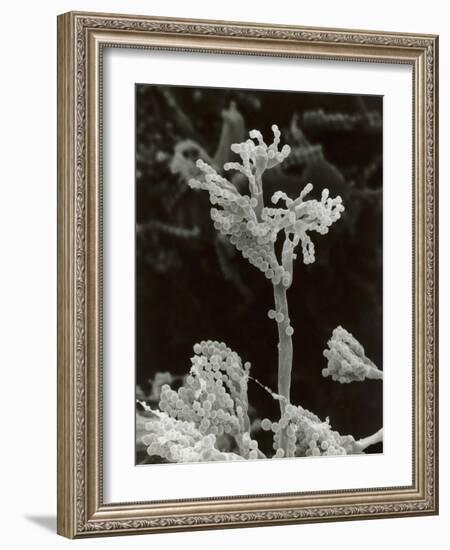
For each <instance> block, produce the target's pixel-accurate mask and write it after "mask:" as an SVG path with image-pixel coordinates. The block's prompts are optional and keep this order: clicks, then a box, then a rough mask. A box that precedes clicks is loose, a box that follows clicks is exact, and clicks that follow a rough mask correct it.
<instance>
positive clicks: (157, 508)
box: [58, 12, 438, 538]
mask: <svg viewBox="0 0 450 550" xmlns="http://www.w3.org/2000/svg"><path fill="white" fill-rule="evenodd" d="M437 46H438V38H437V36H432V35H416V34H414V35H413V34H406V33H387V32H375V31H356V30H339V29H322V28H303V27H292V26H275V25H266V24H260V23H237V22H233V23H231V22H222V21H201V20H185V19H183V20H182V19H180V20H177V19H169V18H156V17H141V16H129V15H109V14H94V13H75V12H71V13H67V14H64V15H61V16H59V18H58V193H59V196H58V216H59V218H58V245H59V250H58V262H59V263H58V311H59V322H58V532H59V533H60V534H61V535H64V536H66V537H70V538H75V537H87V536H100V535H119V534H131V533H151V532H161V531H174V530H177V531H178V530H188V529H200V528H201V529H204V528H227V527H246V526H248V527H250V526H256V525H259V526H261V525H274V524H287V523H304V522H316V521H339V520H348V519H375V518H381V517H384V518H385V517H398V516H411V515H427V514H436V513H437V512H438V464H437V459H438V447H437V442H438V419H437V398H438V387H437V349H438V347H437V336H438V334H437V318H438V317H437V284H438V281H437V261H438V260H437V251H438V247H437V235H438V228H437V198H438V197H437V146H438V140H437V116H438V110H437V99H438V98H437V96H438V60H437Z"/></svg>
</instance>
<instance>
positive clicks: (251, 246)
mask: <svg viewBox="0 0 450 550" xmlns="http://www.w3.org/2000/svg"><path fill="white" fill-rule="evenodd" d="M272 131H273V134H274V139H273V142H272V143H271V144H270V145H267V144H266V143H265V142H264V139H263V137H262V134H261V132H259V131H258V130H252V131H251V132H250V133H249V138H250V139H247V140H246V141H245V142H242V143H235V144H233V145H231V151H232V152H233V153H235V154H236V155H238V156H239V157H240V162H237V161H236V162H227V163H225V164H224V166H223V169H224V171H231V170H233V171H236V172H238V173H239V174H242V175H244V176H245V178H246V180H247V182H248V194H245V193H241V192H240V191H238V188H237V187H236V185H235V184H234V183H233V179H226V178H225V177H223V176H222V175H220V174H219V173H218V172H217V171H216V170H215V168H213V167H212V166H210V165H209V164H207V163H206V162H205V161H204V160H202V159H199V160H198V161H197V167H198V169H199V170H200V172H201V174H202V177H198V178H193V179H191V180H190V181H189V185H190V186H191V187H192V188H193V189H203V190H205V191H208V193H209V198H210V202H211V205H212V208H211V218H212V220H213V222H214V227H215V228H216V229H217V230H218V231H219V232H220V233H221V234H223V235H224V236H226V237H227V238H228V239H229V240H230V242H231V243H232V244H233V245H234V246H235V247H236V248H237V249H238V250H239V251H240V252H241V254H242V256H243V257H244V258H247V259H248V261H249V262H250V263H251V264H252V265H254V266H255V267H257V268H258V269H259V270H260V271H261V272H262V273H263V274H264V275H265V277H266V278H267V279H268V280H269V281H270V282H271V283H272V285H273V293H274V309H271V310H269V312H268V316H269V318H270V319H273V320H274V321H275V322H276V323H277V328H278V340H279V342H278V394H279V395H280V396H282V398H283V399H280V409H281V415H284V413H285V408H286V404H289V403H290V387H291V373H292V362H293V343H292V335H293V333H294V329H293V327H292V326H291V323H290V318H289V309H288V300H287V291H288V289H289V287H290V286H291V285H292V281H293V276H294V260H295V259H296V257H297V254H296V252H295V251H296V248H297V246H298V245H299V244H301V248H302V256H303V262H304V263H305V264H310V263H313V262H314V261H315V249H314V243H313V242H312V240H311V237H310V235H309V234H310V233H311V232H316V233H319V234H322V235H324V234H326V233H328V230H329V227H330V226H331V225H332V224H333V223H334V222H335V221H337V220H338V219H339V218H340V216H341V212H342V211H343V210H344V207H343V205H342V200H341V197H339V196H337V197H335V198H330V197H329V192H328V190H327V189H324V190H323V191H322V195H321V199H320V200H316V199H306V196H307V195H308V194H309V193H310V192H311V191H312V189H313V186H312V185H311V184H310V183H309V184H307V185H306V187H305V188H304V189H303V190H302V191H301V192H300V193H299V195H298V196H297V197H296V198H291V197H289V196H288V195H287V194H286V193H284V192H282V191H277V192H275V193H274V194H273V195H272V197H271V202H272V206H270V207H269V206H265V204H264V194H263V174H264V172H265V171H266V170H271V169H273V168H276V167H278V166H279V165H280V164H281V163H282V162H283V161H284V160H285V159H286V158H287V157H288V156H289V154H290V147H289V145H284V146H283V147H282V148H281V150H280V149H279V144H280V136H281V133H280V130H279V129H278V127H277V126H276V125H273V126H272ZM278 203H280V205H278ZM283 203H284V204H283ZM281 204H283V206H281ZM280 236H281V239H282V247H281V254H279V255H277V253H276V250H275V243H276V242H277V240H278V239H279V238H280ZM279 256H280V257H279ZM281 439H282V446H284V447H286V443H285V440H287V438H286V437H285V434H283V433H282V435H281ZM284 450H285V451H286V449H284Z"/></svg>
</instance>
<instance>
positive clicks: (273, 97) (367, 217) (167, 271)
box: [136, 84, 383, 452]
mask: <svg viewBox="0 0 450 550" xmlns="http://www.w3.org/2000/svg"><path fill="white" fill-rule="evenodd" d="M231 101H234V102H235V103H236V105H237V108H238V110H239V112H240V113H241V114H242V116H243V118H244V120H245V124H246V128H247V130H251V129H252V128H256V129H259V130H261V131H262V132H263V135H264V136H265V139H266V142H267V143H271V141H272V132H271V130H270V128H271V125H272V124H273V123H276V124H278V126H279V127H280V129H281V132H282V137H281V145H282V144H284V143H288V144H289V145H290V146H291V147H292V149H293V152H295V151H296V150H299V148H301V147H305V143H306V144H307V143H309V144H310V145H318V144H319V145H321V146H322V151H323V157H324V158H323V159H322V160H319V161H315V162H313V161H311V162H309V161H308V162H303V161H299V162H294V163H291V164H290V165H289V166H288V167H286V169H285V170H284V172H283V173H282V174H278V175H275V176H274V175H271V172H270V171H267V172H266V173H265V175H264V176H263V178H264V179H263V182H264V183H263V185H265V203H266V204H269V203H268V200H269V198H270V196H271V194H272V193H273V192H274V191H276V190H277V189H281V190H283V191H286V192H287V193H288V194H289V195H290V196H292V197H293V198H295V197H296V196H297V195H298V194H299V192H300V191H301V190H302V189H303V187H304V185H305V184H306V183H308V182H311V183H312V184H313V185H314V191H313V193H312V194H311V197H315V198H319V196H320V192H321V190H322V189H323V188H324V187H327V188H328V189H329V190H330V194H331V196H335V195H336V194H340V195H341V196H342V199H343V202H344V206H345V209H346V210H345V212H344V213H343V215H342V218H341V219H340V220H339V221H338V222H336V223H335V224H334V225H333V226H332V227H331V228H330V232H329V234H328V235H324V236H322V235H319V234H316V233H312V234H311V237H312V239H313V242H314V243H315V246H316V261H315V263H313V264H312V265H304V264H303V261H302V257H301V250H300V247H299V250H298V253H299V255H298V258H297V260H296V263H295V269H294V280H293V284H292V286H291V288H290V289H289V291H288V302H289V312H290V317H291V324H292V326H293V327H294V330H295V332H294V335H293V342H294V365H293V372H292V390H291V401H292V402H293V403H294V404H301V405H302V406H303V407H305V408H307V409H310V410H311V411H313V412H315V413H316V414H317V415H319V416H320V417H321V418H322V419H325V417H327V416H329V417H330V422H331V424H332V426H333V428H335V429H337V430H338V431H339V432H340V433H342V434H352V435H354V436H355V438H360V437H364V436H366V435H369V434H371V433H373V432H375V431H376V430H378V429H379V428H380V427H381V426H382V423H383V419H382V383H381V382H379V381H371V380H368V381H366V382H363V383H358V382H355V383H353V384H348V385H341V384H339V383H336V382H332V381H331V380H330V379H329V378H327V379H324V378H323V377H322V376H321V370H322V368H323V367H325V366H326V360H325V358H324V357H323V355H322V351H323V350H324V349H325V347H326V343H327V340H328V339H329V338H330V336H331V332H332V330H333V329H334V328H335V327H336V326H338V325H342V326H343V327H344V328H346V329H347V330H348V331H350V332H351V333H352V334H353V335H354V336H355V337H356V338H357V339H358V340H359V341H360V342H361V344H362V345H363V346H364V348H365V350H366V355H367V356H368V357H369V358H370V359H372V360H373V361H374V362H375V363H376V365H377V366H378V367H379V368H380V369H382V368H383V365H382V125H381V120H382V98H381V97H379V96H356V95H341V94H323V93H300V92H284V91H283V92H280V91H258V90H256V91H255V90H238V89H235V90H234V89H217V88H216V89H213V88H194V87H174V86H152V85H146V84H145V85H144V84H142V85H141V84H139V85H137V86H136V224H137V232H136V382H137V385H138V386H139V388H138V393H139V395H140V396H142V395H145V394H146V392H148V391H149V389H150V387H151V386H150V384H149V379H151V378H152V377H153V376H154V375H155V373H156V372H166V371H168V372H170V373H172V374H174V375H184V374H186V373H187V372H188V370H189V368H190V360H189V358H190V357H191V356H192V346H193V345H194V343H196V342H198V341H200V340H205V339H213V340H221V341H224V342H225V343H226V344H227V345H228V346H229V347H231V348H232V349H233V350H234V351H236V352H238V353H239V355H240V356H241V357H242V359H243V360H244V361H250V362H251V363H252V368H251V374H252V375H253V376H254V377H255V378H257V379H258V380H260V381H261V382H262V383H263V384H265V385H267V386H269V387H271V388H273V389H274V390H275V391H276V377H277V341H278V340H277V330H276V325H275V323H274V322H273V321H270V320H269V319H268V317H267V311H268V310H269V309H270V308H272V307H273V294H272V285H271V283H270V282H269V281H267V280H266V279H265V277H264V275H263V274H262V273H261V272H260V271H259V270H257V269H256V268H255V267H253V266H251V265H250V264H249V263H248V262H247V260H245V259H244V258H243V257H242V256H241V255H240V253H239V252H237V251H236V250H235V249H234V247H232V245H229V246H227V245H226V244H224V242H223V240H222V239H221V238H220V237H219V236H218V233H217V232H216V231H215V229H214V228H213V225H212V221H211V219H210V214H209V211H210V203H209V199H208V193H207V192H205V191H194V190H191V189H190V188H189V187H188V185H187V183H186V181H185V180H183V179H182V178H180V176H178V175H175V174H173V173H172V172H171V170H170V161H171V158H172V156H173V151H174V147H175V145H176V144H177V143H179V142H180V141H182V140H185V139H191V140H193V141H195V142H197V143H198V144H199V145H201V147H203V148H204V149H205V150H206V151H207V152H208V154H209V155H210V156H211V157H212V156H213V155H214V153H215V151H216V148H217V145H218V142H219V137H220V133H221V128H222V117H221V111H222V110H223V109H226V108H228V106H229V105H230V102H231ZM318 109H322V110H323V112H324V113H325V114H341V115H344V116H343V117H341V120H340V121H337V122H336V121H334V122H333V120H327V121H325V122H323V121H321V120H320V117H318V116H317V113H316V112H317V110H318ZM314 113H316V114H314ZM294 119H295V120H297V125H298V127H300V128H301V129H302V131H303V133H304V136H305V141H304V142H303V143H297V144H296V143H295V138H294V135H293V134H292V133H291V127H292V123H293V120H294ZM246 137H247V136H246ZM306 146H307V145H306ZM291 156H293V154H292V153H291ZM294 156H295V155H294ZM194 160H195V159H194ZM286 164H287V161H286ZM283 166H284V165H282V167H283ZM249 402H250V404H251V405H252V407H253V408H252V410H251V417H253V418H263V417H266V416H268V417H270V418H271V419H274V420H275V419H276V418H277V416H278V415H279V410H278V404H277V403H276V402H274V401H273V400H272V399H271V398H270V396H269V395H268V394H266V393H265V392H264V391H263V390H262V389H261V388H259V387H258V386H257V385H255V384H252V383H250V386H249ZM380 451H381V445H378V446H374V447H372V448H369V449H368V452H380Z"/></svg>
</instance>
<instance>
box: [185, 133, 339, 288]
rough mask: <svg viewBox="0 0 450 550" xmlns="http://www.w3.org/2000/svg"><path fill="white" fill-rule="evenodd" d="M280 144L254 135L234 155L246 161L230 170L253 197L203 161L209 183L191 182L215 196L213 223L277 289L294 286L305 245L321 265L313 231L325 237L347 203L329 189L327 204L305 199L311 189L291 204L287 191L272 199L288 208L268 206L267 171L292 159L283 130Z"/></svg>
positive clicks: (276, 139)
mask: <svg viewBox="0 0 450 550" xmlns="http://www.w3.org/2000/svg"><path fill="white" fill-rule="evenodd" d="M272 130H273V133H274V141H273V143H272V144H270V145H267V144H266V143H265V142H264V140H263V137H262V135H261V133H260V132H259V131H258V130H252V131H251V132H250V134H249V135H250V138H251V139H248V140H247V141H245V142H243V143H235V144H233V145H232V146H231V150H232V151H233V152H235V153H236V154H238V155H239V156H240V157H241V162H228V163H226V164H225V165H224V169H225V170H237V171H238V172H240V173H242V174H244V175H245V177H246V178H247V179H248V183H249V192H250V194H249V195H245V194H241V193H240V192H239V191H238V189H237V188H236V186H235V185H234V184H233V183H232V182H231V181H229V180H227V179H226V178H224V177H223V176H221V175H219V174H218V173H217V172H216V170H215V169H214V168H213V167H211V166H210V165H209V164H207V163H206V162H204V161H203V160H201V159H199V160H198V161H197V167H198V168H199V170H200V171H201V172H202V174H203V178H199V179H191V180H190V181H189V185H190V186H191V187H192V188H193V189H203V190H206V191H208V192H209V198H210V202H211V204H212V206H213V207H212V208H211V218H212V220H213V222H214V227H215V228H216V229H217V230H218V231H219V232H220V233H221V234H223V235H225V236H227V237H228V238H229V240H230V241H231V243H232V244H234V246H236V248H237V249H238V250H239V251H240V252H241V253H242V255H243V256H244V258H247V259H248V261H249V262H250V263H251V264H252V265H254V266H255V267H257V268H258V269H259V270H260V271H262V272H263V273H264V275H265V276H266V277H267V279H270V280H271V281H272V283H273V284H274V285H278V284H280V283H281V284H283V286H285V287H289V286H290V285H291V283H292V266H293V260H294V259H295V258H296V255H295V253H294V250H295V248H296V246H297V245H298V244H299V243H300V242H301V245H302V252H303V261H304V263H312V262H314V260H315V252H314V244H313V242H312V240H311V237H310V236H309V233H310V232H313V231H314V232H317V233H320V234H322V235H324V234H325V233H327V232H328V230H329V227H330V226H331V225H332V224H333V223H334V222H335V221H337V220H338V219H339V218H340V216H341V212H342V211H343V210H344V207H343V205H342V200H341V198H340V197H339V196H338V197H335V198H330V197H329V192H328V190H327V189H324V190H323V192H322V197H321V200H320V201H318V200H315V199H310V200H304V198H305V197H306V195H308V194H309V193H310V191H311V190H312V185H311V184H308V185H306V187H305V188H304V189H303V191H301V193H300V194H299V196H298V197H297V198H296V199H291V198H290V197H288V196H287V195H286V194H285V193H283V192H282V191H277V192H276V193H274V194H273V196H272V203H273V204H274V205H276V204H277V203H278V202H279V201H280V200H282V201H284V203H285V208H281V207H276V208H275V207H271V208H269V207H265V206H264V203H263V182H262V175H263V173H264V172H265V170H268V169H271V168H274V167H275V166H277V165H279V164H281V163H282V162H283V161H284V160H285V159H286V158H287V157H288V155H289V153H290V147H289V146H288V145H284V146H283V147H282V148H281V150H279V149H278V146H279V144H280V135H281V134H280V131H279V129H278V127H277V126H276V125H273V126H272ZM280 232H283V233H284V244H283V250H282V254H281V258H280V259H279V258H278V257H277V255H276V253H275V242H276V241H277V238H278V235H279V233H280Z"/></svg>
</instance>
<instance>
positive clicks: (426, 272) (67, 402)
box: [57, 12, 438, 538]
mask: <svg viewBox="0 0 450 550" xmlns="http://www.w3.org/2000/svg"><path fill="white" fill-rule="evenodd" d="M105 18H106V19H105ZM103 29H104V30H110V31H112V32H114V33H118V32H121V31H123V30H124V29H125V30H129V31H131V32H132V33H136V34H139V31H144V32H145V33H148V32H150V33H152V34H153V33H155V34H158V33H159V34H161V33H162V34H163V35H169V36H170V37H172V36H174V37H175V36H182V35H186V36H190V37H191V38H192V39H193V38H194V37H201V38H202V37H203V36H206V35H209V36H211V35H213V36H217V37H221V40H222V39H225V38H227V37H230V38H231V37H236V36H237V38H238V39H239V40H240V39H241V38H242V39H244V42H243V43H245V40H247V39H248V40H257V41H258V42H259V41H261V43H263V42H264V41H269V42H273V41H274V40H275V41H279V40H280V41H283V42H284V41H287V42H286V43H288V42H291V41H294V42H298V41H301V42H303V43H310V41H312V42H320V43H321V44H329V45H333V48H332V49H333V50H335V51H336V48H337V46H338V45H339V44H341V43H342V44H346V45H348V46H349V47H350V48H351V49H352V48H354V49H356V48H357V47H359V46H361V44H363V45H364V47H369V48H370V49H369V50H368V51H369V55H368V57H373V58H374V60H377V55H374V52H375V51H376V53H377V54H378V59H379V60H380V61H381V57H382V56H381V55H380V54H381V52H382V50H383V48H385V47H387V48H389V49H391V50H396V51H397V52H398V58H399V59H400V56H401V55H406V54H405V52H414V56H420V57H422V56H423V57H425V63H423V57H422V63H423V64H422V63H420V64H419V65H420V71H421V85H420V86H419V88H420V89H419V90H418V91H419V97H420V98H422V100H421V102H420V103H421V108H420V111H419V113H417V114H418V115H420V119H422V120H421V124H418V125H417V126H416V130H417V131H418V132H420V134H421V137H420V140H419V141H421V142H422V143H423V142H424V143H423V145H422V146H421V148H420V153H419V151H417V153H419V159H420V160H421V163H419V165H420V170H419V172H420V173H421V177H420V181H421V183H420V186H419V187H420V188H421V194H423V197H424V198H425V200H423V199H422V201H423V204H422V207H421V216H422V223H423V226H422V225H421V227H423V229H422V230H421V231H420V233H421V238H420V239H419V240H420V241H421V243H422V245H421V246H420V249H421V254H423V257H424V258H425V259H426V261H425V262H423V261H422V260H421V266H423V269H422V268H421V269H419V271H420V272H421V277H423V278H424V279H425V281H426V282H427V284H426V285H425V286H424V288H423V291H424V294H425V293H427V296H426V299H425V296H423V298H422V299H423V300H424V302H425V301H426V303H424V304H423V305H424V306H425V307H424V309H425V310H426V315H425V324H424V329H425V330H424V331H423V332H426V334H422V336H421V340H422V339H423V343H422V345H421V346H420V347H421V349H422V351H421V352H420V354H421V359H422V361H423V362H424V364H423V372H422V376H423V378H425V379H426V380H425V382H426V384H424V386H425V387H423V392H419V393H421V400H422V401H421V403H422V408H421V411H422V413H421V418H420V427H421V428H420V429H421V437H422V438H423V440H422V446H421V447H420V448H421V450H422V452H423V453H424V455H425V456H422V457H421V461H420V462H421V467H420V469H419V472H418V474H419V479H420V480H421V482H420V483H419V485H421V491H419V493H418V494H417V495H415V496H413V499H417V498H418V499H419V500H413V501H411V500H409V499H407V500H405V501H404V502H403V501H402V500H391V499H387V500H386V502H383V501H381V502H378V503H375V502H374V503H372V504H371V503H370V502H369V503H368V504H363V503H359V504H358V503H356V504H345V503H337V504H333V505H330V506H328V507H327V506H325V507H324V505H323V504H320V506H319V505H317V506H315V507H312V508H311V507H309V508H307V509H305V510H303V509H302V508H293V509H281V510H275V509H274V510H272V511H270V510H269V511H267V510H265V511H262V510H258V509H254V508H253V509H251V508H249V509H248V511H236V512H235V513H234V512H233V511H232V512H231V513H230V512H224V511H219V512H217V513H214V512H213V511H211V513H208V514H205V513H204V512H202V511H199V512H196V513H194V514H189V512H186V513H185V514H184V515H178V513H175V514H174V513H169V515H166V514H165V515H164V516H156V517H155V516H153V517H150V516H147V510H146V508H145V506H144V507H138V510H136V512H137V513H134V514H132V516H131V517H129V516H128V515H125V516H124V515H123V514H124V512H125V509H124V508H122V507H121V506H119V507H118V509H117V510H116V512H118V514H114V513H113V514H111V512H112V510H109V509H108V510H105V511H104V512H106V515H105V516H104V517H98V518H97V517H96V515H97V513H95V512H96V511H95V508H96V507H97V506H98V504H100V503H99V502H96V501H97V498H93V495H94V493H92V491H93V484H94V483H96V476H97V474H98V472H97V468H95V470H96V471H95V472H92V471H89V466H92V460H93V461H94V463H95V460H96V458H95V456H93V455H92V447H91V446H92V437H93V438H94V440H95V439H96V437H97V436H98V434H97V433H96V429H99V428H100V427H99V426H98V425H97V426H94V428H93V426H92V422H91V420H89V418H87V415H90V416H92V414H91V413H92V401H91V400H92V392H93V388H92V386H91V388H90V389H89V388H88V385H87V384H88V383H89V382H91V383H92V381H93V379H94V380H95V376H96V373H92V372H91V374H89V372H90V371H91V365H88V364H87V362H90V361H92V358H93V357H95V356H96V347H95V346H94V347H92V342H90V340H89V339H90V337H91V336H92V329H95V322H94V326H93V325H92V323H91V322H89V319H88V318H87V316H88V314H89V310H90V307H89V303H87V301H89V300H92V298H93V295H92V294H91V290H90V289H92V286H91V285H90V284H89V279H90V276H89V274H90V275H91V276H92V265H91V263H92V253H93V252H95V250H93V249H92V248H91V247H92V244H93V242H94V241H95V242H97V240H96V236H97V234H96V229H95V228H92V226H90V225H89V224H90V223H91V221H92V220H91V219H90V217H91V216H92V213H93V212H94V211H95V209H96V205H97V202H96V200H94V201H93V202H92V199H93V198H95V190H94V189H92V188H91V189H90V190H89V187H90V186H91V184H92V181H89V183H88V182H87V178H88V179H89V174H90V166H92V164H89V163H88V162H87V158H88V157H89V151H88V150H87V149H90V148H91V146H92V145H93V142H92V134H90V139H89V137H88V136H87V135H86V133H87V129H88V128H91V130H92V127H91V126H90V124H89V114H90V112H89V113H86V108H87V103H89V102H87V101H86V93H88V90H87V89H86V84H87V83H89V78H88V73H89V71H86V63H89V60H88V59H87V57H88V56H87V55H86V54H87V51H86V49H87V43H86V40H87V35H88V34H89V33H88V32H87V31H91V30H103ZM196 40H197V38H196ZM138 47H139V46H138ZM181 49H183V48H181ZM226 49H227V48H226ZM437 49H438V38H437V36H432V35H411V34H410V35H408V34H407V33H401V34H400V33H399V34H397V33H379V32H378V31H356V30H355V31H353V30H344V29H317V28H316V29H308V28H305V27H298V26H294V27H290V26H277V25H269V24H260V23H239V22H220V24H219V22H214V21H208V20H192V19H189V20H183V19H172V18H154V17H145V16H125V15H119V14H109V15H107V14H96V13H85V12H81V13H80V12H70V13H66V14H63V15H60V16H59V17H58V524H57V530H58V533H59V534H61V535H63V536H65V537H68V538H79V537H86V536H102V535H112V534H114V535H118V534H135V533H139V532H141V533H143V532H161V531H181V530H190V529H197V530H198V529H205V528H206V529H217V528H227V527H228V528H230V527H251V526H256V525H271V524H286V523H310V522H316V521H337V520H340V521H342V520H348V519H371V518H381V517H395V516H397V515H400V516H414V515H425V514H436V513H438V477H437V465H438V456H437V451H438V447H437V428H438V423H437V421H438V418H437V414H438V413H437V406H438V403H437V397H438V396H437V383H438V381H437V359H438V358H437V353H438V348H437V342H438V333H437V323H438V319H437V314H438V312H437V291H438V289H437V284H438V271H437V265H438V263H437V262H438V260H437V253H438V250H437V245H438V234H437V229H438V225H437V222H438V220H437V199H438V196H437V195H438V191H437V185H438V180H437V168H438V167H437V155H438V152H437V145H438V142H437V141H438V135H437V132H438V125H437V117H438V89H437V85H438V83H437V79H438V51H437ZM402 52H403V53H402ZM337 53H339V52H337ZM341 53H342V52H341ZM408 58H410V57H409V55H408ZM399 62H400V61H399ZM422 71H423V73H422ZM74 80H75V82H74ZM424 80H425V82H424ZM91 82H92V80H91ZM425 83H426V86H425ZM86 114H87V115H88V120H86ZM417 122H418V121H417ZM94 133H95V132H94ZM91 160H92V159H91ZM86 164H88V167H86ZM86 168H88V170H86ZM424 176H425V177H424ZM94 179H95V178H94ZM93 192H94V197H93V195H92V193H93ZM424 241H425V242H424ZM416 250H417V249H416ZM94 256H95V254H94ZM87 272H89V273H87ZM94 272H95V268H94ZM425 281H424V282H425ZM91 284H92V281H91ZM94 286H95V285H94ZM94 296H96V293H95V292H94ZM91 313H92V311H91ZM423 348H426V349H427V351H425V350H424V349H423ZM421 364H422V363H421ZM88 366H89V368H87V367H88ZM425 371H426V372H425ZM93 374H95V376H94V377H92V375H93ZM421 387H422V386H421ZM94 393H95V391H94ZM94 405H95V403H94ZM424 408H426V410H424ZM424 443H426V445H427V448H426V449H425V448H424V447H425V445H424ZM94 455H95V453H94ZM393 489H394V488H393ZM424 490H425V494H424V493H423V491H424ZM97 491H98V487H97V488H96V489H95V492H96V494H97V495H98V493H97ZM136 504H139V503H136ZM92 508H94V509H92ZM101 511H102V510H100V509H99V510H98V512H101ZM93 512H94V513H93ZM110 514H111V515H110Z"/></svg>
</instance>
